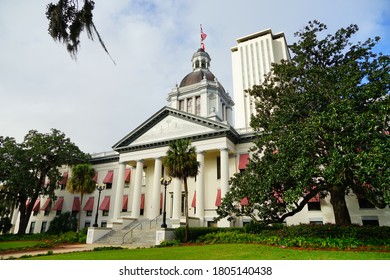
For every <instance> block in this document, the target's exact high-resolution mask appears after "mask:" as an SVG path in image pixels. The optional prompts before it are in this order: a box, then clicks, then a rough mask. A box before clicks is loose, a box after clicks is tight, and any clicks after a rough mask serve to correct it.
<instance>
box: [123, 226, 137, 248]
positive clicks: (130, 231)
mask: <svg viewBox="0 0 390 280" xmlns="http://www.w3.org/2000/svg"><path fill="white" fill-rule="evenodd" d="M137 227H141V229H140V230H142V223H138V224H137V225H135V226H134V227H132V228H131V229H130V230H129V231H128V232H126V233H125V234H124V235H123V239H122V244H124V243H125V236H126V235H127V234H129V233H131V235H130V238H133V231H134V230H135V229H136V228H137Z"/></svg>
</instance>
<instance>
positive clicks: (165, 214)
mask: <svg viewBox="0 0 390 280" xmlns="http://www.w3.org/2000/svg"><path fill="white" fill-rule="evenodd" d="M171 181H172V178H171V177H169V178H168V180H165V179H164V178H161V179H160V182H161V184H162V185H164V210H163V222H162V224H161V228H167V186H168V185H169V184H170V183H171Z"/></svg>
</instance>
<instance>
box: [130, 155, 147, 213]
mask: <svg viewBox="0 0 390 280" xmlns="http://www.w3.org/2000/svg"><path fill="white" fill-rule="evenodd" d="M143 171H144V163H143V161H142V160H138V161H137V166H136V169H135V181H134V193H133V203H132V208H131V217H132V218H136V219H138V218H139V215H140V214H139V213H140V206H141V187H142V173H143Z"/></svg>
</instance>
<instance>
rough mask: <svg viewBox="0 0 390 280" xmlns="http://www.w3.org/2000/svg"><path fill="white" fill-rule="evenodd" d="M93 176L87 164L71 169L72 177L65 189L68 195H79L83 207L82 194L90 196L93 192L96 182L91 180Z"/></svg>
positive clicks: (91, 168)
mask: <svg viewBox="0 0 390 280" xmlns="http://www.w3.org/2000/svg"><path fill="white" fill-rule="evenodd" d="M94 176H95V170H94V169H93V167H92V165H91V164H89V163H82V164H77V165H75V166H73V167H72V175H71V177H70V179H69V181H68V184H67V189H68V191H69V192H70V193H79V194H80V204H81V205H83V196H84V194H90V193H93V192H94V191H95V188H96V182H95V181H94V179H93V178H94ZM80 212H81V211H80ZM80 212H79V214H78V219H77V231H79V230H80V216H81V214H80Z"/></svg>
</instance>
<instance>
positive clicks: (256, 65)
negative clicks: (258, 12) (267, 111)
mask: <svg viewBox="0 0 390 280" xmlns="http://www.w3.org/2000/svg"><path fill="white" fill-rule="evenodd" d="M231 54H232V70H233V93H234V102H235V106H234V111H235V114H234V127H235V128H236V129H237V130H243V131H250V119H251V115H252V114H255V108H254V106H253V102H251V98H250V96H248V94H247V93H245V90H246V89H250V88H252V87H253V86H254V85H260V84H261V83H262V82H263V80H264V75H267V74H268V73H270V71H271V67H272V63H278V62H280V61H281V60H289V59H290V53H289V50H288V47H287V42H286V38H285V36H284V33H282V32H281V33H277V34H272V31H271V29H266V30H263V31H260V32H257V33H254V34H250V35H247V36H244V37H241V38H238V39H237V45H236V46H234V47H232V48H231Z"/></svg>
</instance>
